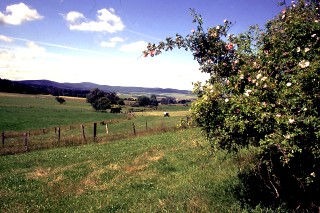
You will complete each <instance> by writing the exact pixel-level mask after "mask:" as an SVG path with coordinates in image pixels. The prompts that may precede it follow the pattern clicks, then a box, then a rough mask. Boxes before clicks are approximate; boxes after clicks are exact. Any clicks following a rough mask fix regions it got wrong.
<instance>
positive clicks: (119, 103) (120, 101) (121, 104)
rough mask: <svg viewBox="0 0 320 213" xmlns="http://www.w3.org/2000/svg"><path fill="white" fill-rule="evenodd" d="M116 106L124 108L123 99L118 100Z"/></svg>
mask: <svg viewBox="0 0 320 213" xmlns="http://www.w3.org/2000/svg"><path fill="white" fill-rule="evenodd" d="M117 104H118V105H120V106H124V105H125V103H124V100H123V99H120V100H119V101H118V102H117Z"/></svg>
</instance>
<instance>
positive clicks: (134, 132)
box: [132, 123, 137, 135]
mask: <svg viewBox="0 0 320 213" xmlns="http://www.w3.org/2000/svg"><path fill="white" fill-rule="evenodd" d="M132 128H133V134H134V135H136V134H137V133H136V127H135V126H134V123H132Z"/></svg>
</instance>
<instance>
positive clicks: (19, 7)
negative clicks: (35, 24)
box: [0, 3, 43, 25]
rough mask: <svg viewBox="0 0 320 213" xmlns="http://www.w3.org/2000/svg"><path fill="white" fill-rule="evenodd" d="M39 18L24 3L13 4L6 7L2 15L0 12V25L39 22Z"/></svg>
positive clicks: (36, 13) (40, 17)
mask: <svg viewBox="0 0 320 213" xmlns="http://www.w3.org/2000/svg"><path fill="white" fill-rule="evenodd" d="M42 18H43V16H41V15H40V14H39V13H38V12H37V10H35V9H31V8H29V7H28V6H27V5H25V4H24V3H19V4H13V5H9V6H7V7H6V11H5V12H4V13H2V12H0V23H1V24H11V25H20V24H22V23H23V22H26V21H34V20H40V19H42Z"/></svg>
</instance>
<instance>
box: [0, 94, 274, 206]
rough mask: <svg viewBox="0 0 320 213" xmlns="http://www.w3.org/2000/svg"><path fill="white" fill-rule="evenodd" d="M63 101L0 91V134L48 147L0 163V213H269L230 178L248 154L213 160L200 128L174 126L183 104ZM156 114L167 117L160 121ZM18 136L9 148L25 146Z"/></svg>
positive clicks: (219, 156)
mask: <svg viewBox="0 0 320 213" xmlns="http://www.w3.org/2000/svg"><path fill="white" fill-rule="evenodd" d="M66 101H67V103H66V104H65V105H60V104H59V103H58V102H56V101H55V100H54V98H53V97H52V96H30V95H14V94H5V93H2V94H1V96H0V115H1V121H0V128H1V129H2V131H9V132H12V133H17V134H18V133H21V132H26V131H27V130H33V131H34V132H32V133H31V135H30V137H29V138H28V140H29V142H30V143H31V144H32V143H33V146H34V144H46V145H45V146H43V147H42V149H41V150H40V149H36V148H35V149H34V150H32V149H31V150H29V151H28V152H23V153H21V152H17V153H20V154H13V155H7V154H6V155H3V156H0V162H1V163H0V186H1V187H0V211H1V212H268V211H269V212H272V211H271V210H268V209H265V208H262V207H261V206H257V207H254V208H252V207H249V206H247V205H245V204H243V203H241V202H240V201H239V199H238V197H237V194H239V193H240V194H241V190H242V189H241V187H240V188H239V179H238V177H237V174H238V172H239V171H240V170H241V169H243V167H244V166H245V165H246V164H247V163H248V162H247V161H248V159H250V156H251V152H250V150H246V149H244V150H243V151H242V152H240V153H239V154H237V155H231V154H227V153H224V152H221V151H220V152H215V153H213V152H212V151H210V146H209V143H208V142H207V141H206V140H205V139H204V138H203V136H202V135H201V132H200V130H199V129H198V128H186V129H185V128H177V126H179V123H180V121H181V119H185V118H186V116H187V115H188V111H189V107H186V106H166V107H162V108H161V107H160V108H161V110H158V111H150V110H147V111H145V112H139V113H135V114H134V115H132V114H130V115H129V114H124V113H122V114H111V113H99V112H95V111H93V110H92V109H91V107H90V105H88V104H87V103H85V101H84V99H71V98H69V99H66ZM163 110H165V111H168V112H169V113H170V115H171V116H170V117H169V118H168V117H163ZM99 121H105V122H107V123H108V127H109V134H108V135H107V134H106V129H105V128H106V127H105V126H104V125H100V124H99V123H98V126H97V139H96V141H93V138H92V128H91V126H92V124H93V122H99ZM81 124H84V126H86V129H85V131H86V136H87V141H86V142H83V141H82V140H83V138H82V137H81V131H80V125H81ZM133 124H134V126H135V129H136V134H133ZM56 126H59V127H61V129H62V132H61V141H62V142H61V141H60V142H57V140H56V139H57V134H56V133H55V132H54V127H56ZM71 127H72V128H71ZM89 127H90V128H89ZM42 128H46V133H45V134H42V133H41V129H42ZM37 131H38V133H39V134H36V133H37ZM18 135H19V134H18ZM19 137H20V136H19ZM19 137H15V138H13V139H11V140H12V141H11V142H9V145H10V146H12V147H14V146H16V145H17V144H20V145H21V146H22V147H23V143H22V142H21V139H20V138H19ZM64 138H67V139H64ZM77 140H80V143H75V142H74V141H77ZM48 144H49V145H48ZM59 144H60V145H59ZM9 145H8V144H7V141H6V144H5V145H4V146H3V145H2V146H1V147H0V148H1V149H2V150H4V149H6V147H7V146H9ZM75 145H76V146H75ZM11 154H12V153H11Z"/></svg>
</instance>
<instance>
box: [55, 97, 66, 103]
mask: <svg viewBox="0 0 320 213" xmlns="http://www.w3.org/2000/svg"><path fill="white" fill-rule="evenodd" d="M56 101H58V102H59V104H63V103H65V102H66V100H65V99H64V98H61V97H59V96H57V97H56Z"/></svg>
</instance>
